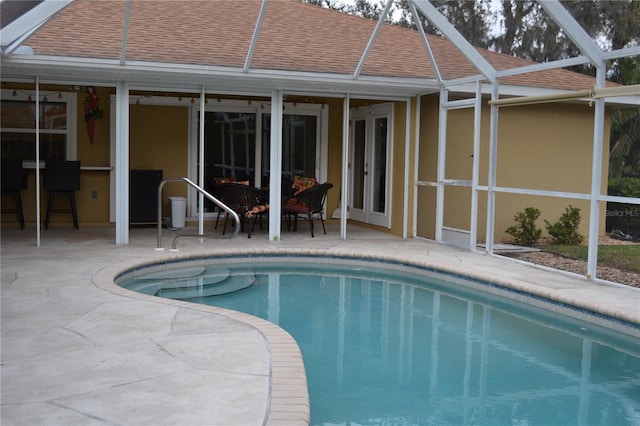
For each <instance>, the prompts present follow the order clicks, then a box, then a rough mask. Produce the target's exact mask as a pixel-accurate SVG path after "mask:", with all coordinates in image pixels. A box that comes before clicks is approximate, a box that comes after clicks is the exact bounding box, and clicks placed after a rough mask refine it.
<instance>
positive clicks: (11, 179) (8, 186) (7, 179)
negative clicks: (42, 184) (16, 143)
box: [2, 158, 27, 230]
mask: <svg viewBox="0 0 640 426" xmlns="http://www.w3.org/2000/svg"><path fill="white" fill-rule="evenodd" d="M26 173H27V171H26V170H25V169H24V168H23V167H22V160H18V159H8V158H7V159H5V158H3V159H2V196H3V197H12V198H13V200H14V203H15V207H14V208H3V209H2V213H16V214H17V215H18V222H19V223H20V229H21V230H22V229H24V213H23V211H22V197H21V196H20V191H22V190H23V189H26V188H27V177H26ZM3 207H4V206H3Z"/></svg>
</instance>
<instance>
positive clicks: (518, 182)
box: [2, 86, 609, 241]
mask: <svg viewBox="0 0 640 426" xmlns="http://www.w3.org/2000/svg"><path fill="white" fill-rule="evenodd" d="M25 88H28V87H25ZM41 90H66V87H59V86H43V87H42V89H41ZM97 92H98V95H99V98H100V107H101V109H102V110H103V111H104V118H103V120H102V121H98V122H97V124H96V135H95V139H94V143H93V144H90V143H89V141H88V137H87V132H86V126H85V123H84V118H83V100H84V93H83V92H80V93H79V94H78V111H77V122H78V129H77V139H78V140H77V158H78V160H80V161H81V163H82V165H83V166H103V167H106V166H109V162H110V160H109V152H110V151H109V143H110V135H109V129H110V125H109V122H110V119H111V117H110V115H109V113H110V108H109V104H108V99H109V97H110V95H112V94H114V89H112V88H97ZM421 101H422V105H421V116H420V120H421V123H420V161H419V169H418V176H417V177H414V176H413V160H411V162H410V164H409V181H410V182H413V181H414V180H415V179H416V178H417V179H418V180H420V181H435V180H436V170H437V138H438V136H437V135H438V115H439V110H438V95H437V94H436V95H429V96H424V97H422V99H421ZM322 102H323V103H326V104H327V107H328V111H329V117H328V120H329V128H328V158H329V160H328V170H327V180H328V181H329V182H332V183H333V184H334V185H335V186H334V188H333V189H332V190H330V191H329V193H328V199H327V212H328V215H329V216H330V215H331V212H333V210H334V209H335V208H337V207H338V204H339V202H340V193H341V185H342V184H341V177H342V176H341V175H342V114H343V101H342V99H331V98H327V99H322ZM415 108H416V103H415V99H414V100H413V101H412V106H411V119H410V122H411V129H410V134H409V139H410V147H409V149H410V155H411V158H412V159H413V158H414V156H415V152H414V137H415V125H416V123H415ZM406 112H407V111H406V103H405V102H396V103H394V111H393V148H392V150H393V153H392V161H393V173H392V176H391V179H392V181H391V192H392V203H391V209H392V210H391V225H390V229H386V228H381V227H374V226H372V227H373V228H375V229H377V230H380V231H384V232H389V233H392V234H394V235H402V224H403V218H404V211H403V208H404V190H405V188H404V177H405V169H404V166H405V164H404V163H405V142H406V136H405V131H406V129H405V127H406ZM489 115H490V111H489V108H488V106H487V105H486V104H485V105H484V106H483V114H482V131H481V156H480V162H481V168H480V184H481V185H486V184H487V174H488V161H487V159H488V153H489V118H490V117H489ZM447 131H448V141H447V143H448V146H447V160H446V163H447V176H446V177H447V178H451V179H464V180H470V179H471V170H472V164H473V158H472V153H473V111H472V110H470V109H469V110H455V111H450V113H449V117H448V128H447ZM188 135H189V117H188V108H186V107H183V106H149V105H135V104H134V105H131V106H130V168H131V169H162V170H163V175H164V176H165V177H169V176H187V175H188V170H187V167H188V151H189V150H188ZM605 135H606V137H605V148H604V153H605V161H604V163H605V166H604V167H603V176H606V175H607V164H608V156H607V153H608V144H609V137H608V135H609V120H608V119H607V120H606V126H605ZM592 140H593V110H592V109H591V108H590V107H589V106H587V105H570V104H544V105H536V106H523V107H511V108H503V109H501V110H500V120H499V142H498V145H499V153H498V170H497V180H498V185H499V186H506V187H524V188H530V189H544V190H552V191H565V192H584V193H588V192H589V190H590V182H591V156H592ZM34 179H35V177H34V173H33V171H32V172H31V173H30V174H29V181H28V188H27V190H26V191H24V192H23V200H24V201H23V203H24V209H25V216H26V221H27V224H28V225H29V224H33V223H34V222H35V180H34ZM605 181H606V179H605ZM109 190H110V184H109V172H108V171H83V172H82V176H81V189H80V191H78V192H77V194H76V197H77V201H78V212H79V217H80V222H81V224H82V223H85V224H87V223H90V224H108V223H109ZM414 191H417V193H418V206H417V207H418V214H417V225H416V226H417V230H418V235H419V236H423V237H427V238H434V237H435V217H436V205H435V202H436V190H435V188H434V187H429V186H420V187H418V188H415V187H414V186H413V185H409V194H408V197H409V198H408V205H409V214H408V215H407V216H408V219H409V223H408V230H409V234H410V233H411V229H412V226H413V225H412V217H413V215H412V213H411V212H412V211H413V210H412V209H413V192H414ZM605 191H606V182H605V183H603V192H605ZM164 195H165V197H164V198H165V199H164V200H163V203H164V209H165V211H169V208H170V206H169V201H168V197H169V196H186V195H187V188H186V185H185V184H181V183H174V184H171V183H170V184H167V186H166V187H165V194H164ZM470 203H471V190H470V189H469V188H457V187H456V188H447V189H446V191H445V219H444V225H445V226H449V227H453V228H460V229H469V227H470ZM569 204H571V205H573V206H575V207H578V208H580V209H581V213H582V218H583V220H582V225H581V228H580V232H581V233H582V234H583V235H587V234H588V222H589V205H588V202H586V201H576V200H566V199H557V198H551V197H536V196H522V195H510V194H498V196H497V197H496V228H495V229H496V240H498V241H500V240H504V239H508V236H507V235H506V234H505V233H504V230H505V229H506V228H507V227H508V226H510V225H511V224H513V216H514V215H515V214H516V213H517V212H518V211H521V210H523V209H524V208H526V207H528V206H533V207H537V208H539V209H540V210H541V211H542V216H541V218H540V219H539V223H538V224H539V227H540V228H542V229H544V222H543V219H547V220H549V221H551V222H555V221H556V220H557V219H558V218H559V217H560V215H561V214H562V213H563V212H564V209H565V207H567V206H568V205H569ZM45 205H46V192H44V191H43V193H42V206H43V208H42V211H43V214H44V212H45V207H46V206H45ZM604 212H605V206H604V205H603V206H602V211H601V218H602V220H601V224H602V225H601V232H602V233H604V223H605V222H604V219H605V217H604ZM14 216H15V215H3V218H2V223H3V225H5V224H15V222H16V221H15V219H14ZM67 216H70V215H54V216H53V217H52V226H56V225H57V224H60V225H64V226H68V225H69V224H70V223H71V218H70V217H67ZM478 225H479V229H478V232H479V235H478V236H479V238H480V239H483V238H484V236H485V235H484V231H485V225H486V194H485V193H481V194H480V197H479V215H478ZM12 226H13V225H12Z"/></svg>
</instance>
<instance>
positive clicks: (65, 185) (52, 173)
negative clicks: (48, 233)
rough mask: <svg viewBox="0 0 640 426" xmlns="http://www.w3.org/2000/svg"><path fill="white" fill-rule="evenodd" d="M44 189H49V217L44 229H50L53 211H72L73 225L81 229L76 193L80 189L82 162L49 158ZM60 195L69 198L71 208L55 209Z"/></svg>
mask: <svg viewBox="0 0 640 426" xmlns="http://www.w3.org/2000/svg"><path fill="white" fill-rule="evenodd" d="M44 189H46V190H47V191H49V202H48V203H47V217H46V219H45V221H44V229H49V219H51V213H71V215H72V216H73V226H74V227H75V228H76V229H80V227H79V226H78V211H77V208H76V194H75V191H78V190H79V189H80V162H79V161H61V160H54V159H49V160H47V161H46V167H45V175H44ZM59 197H62V198H67V199H68V200H69V204H70V208H68V209H61V208H58V209H54V207H53V204H54V200H55V199H56V198H59Z"/></svg>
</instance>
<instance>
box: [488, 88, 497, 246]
mask: <svg viewBox="0 0 640 426" xmlns="http://www.w3.org/2000/svg"><path fill="white" fill-rule="evenodd" d="M499 84H500V83H499V81H498V79H496V81H495V82H494V84H493V91H492V93H491V100H492V101H496V100H498V99H499V98H500V89H499ZM499 110H500V108H498V107H497V106H495V105H491V122H490V125H489V176H488V177H487V231H486V234H487V236H486V238H485V239H486V249H485V250H486V253H488V254H492V253H493V239H494V237H495V235H494V234H495V223H496V218H495V216H496V193H495V190H494V189H495V186H496V175H497V162H498V111H499Z"/></svg>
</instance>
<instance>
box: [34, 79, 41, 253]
mask: <svg viewBox="0 0 640 426" xmlns="http://www.w3.org/2000/svg"><path fill="white" fill-rule="evenodd" d="M35 125H36V146H35V148H36V247H40V237H41V233H40V78H39V77H37V76H36V122H35Z"/></svg>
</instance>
